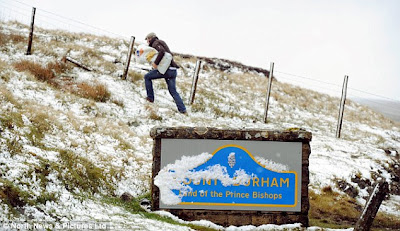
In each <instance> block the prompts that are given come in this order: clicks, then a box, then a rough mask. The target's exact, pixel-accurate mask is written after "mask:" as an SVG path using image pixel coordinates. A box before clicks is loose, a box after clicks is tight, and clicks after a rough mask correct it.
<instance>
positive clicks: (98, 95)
mask: <svg viewBox="0 0 400 231" xmlns="http://www.w3.org/2000/svg"><path fill="white" fill-rule="evenodd" d="M77 87H78V89H79V90H78V91H77V92H76V93H77V94H78V95H80V96H82V97H85V98H88V99H93V100H94V101H97V102H106V101H107V100H109V99H110V96H111V93H110V92H109V91H108V89H107V87H106V86H105V85H103V84H100V83H94V84H88V83H85V82H83V83H79V84H78V85H77Z"/></svg>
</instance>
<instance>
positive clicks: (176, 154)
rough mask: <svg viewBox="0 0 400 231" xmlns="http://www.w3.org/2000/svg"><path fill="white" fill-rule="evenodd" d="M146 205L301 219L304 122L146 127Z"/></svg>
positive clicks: (238, 218)
mask: <svg viewBox="0 0 400 231" xmlns="http://www.w3.org/2000/svg"><path fill="white" fill-rule="evenodd" d="M150 135H151V137H152V138H153V139H154V148H153V177H152V179H153V180H152V209H153V210H159V209H163V210H166V211H169V212H171V213H172V214H175V215H176V216H178V217H180V218H182V219H185V220H199V219H207V220H210V221H212V222H214V223H216V224H220V225H224V226H229V225H246V224H252V225H261V224H285V223H301V224H303V225H304V226H308V210H309V200H308V183H309V170H308V164H309V162H308V157H309V155H310V153H311V150H310V145H309V142H310V141H311V133H310V132H306V131H304V130H301V129H300V130H296V129H294V130H285V131H269V130H250V129H247V130H246V129H242V130H234V129H217V128H190V127H179V128H165V127H158V128H153V129H152V130H151V133H150Z"/></svg>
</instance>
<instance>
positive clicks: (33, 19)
mask: <svg viewBox="0 0 400 231" xmlns="http://www.w3.org/2000/svg"><path fill="white" fill-rule="evenodd" d="M35 13H36V8H35V7H32V19H31V31H30V32H29V40H28V49H27V51H26V55H30V54H31V49H32V40H33V27H34V25H35Z"/></svg>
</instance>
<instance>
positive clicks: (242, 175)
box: [173, 144, 298, 207]
mask: <svg viewBox="0 0 400 231" xmlns="http://www.w3.org/2000/svg"><path fill="white" fill-rule="evenodd" d="M216 167H217V168H218V169H219V170H220V171H219V173H221V170H222V173H223V175H225V176H226V178H227V179H228V180H230V183H229V182H228V183H227V182H226V181H224V179H221V177H220V176H219V177H218V176H215V177H213V176H209V175H207V177H203V178H201V179H198V178H197V179H190V178H187V179H186V181H185V182H183V183H184V184H185V185H187V186H189V187H190V188H191V190H190V191H184V192H182V191H179V190H173V192H174V193H175V194H176V195H177V196H179V197H180V198H181V201H182V202H181V203H180V205H207V206H257V207H265V206H273V207H295V206H296V205H297V201H298V198H297V197H298V192H297V190H298V185H297V184H298V177H297V173H296V172H295V171H273V170H270V169H267V168H266V167H264V166H263V165H262V164H260V163H259V162H257V160H256V159H255V158H254V157H253V155H252V154H251V153H250V152H249V151H247V150H246V149H245V148H243V147H241V146H239V145H233V144H230V145H225V146H222V147H220V148H218V149H217V150H216V151H215V152H214V153H213V155H212V157H211V158H210V159H208V160H207V161H206V162H205V163H203V164H201V165H200V166H197V167H196V168H194V169H192V170H191V171H190V172H191V173H202V172H203V173H204V172H211V173H213V169H215V168H216ZM193 175H194V174H193ZM203 175H206V174H203ZM228 176H229V177H228Z"/></svg>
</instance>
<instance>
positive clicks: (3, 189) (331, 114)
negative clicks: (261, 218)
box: [0, 23, 400, 230]
mask: <svg viewBox="0 0 400 231" xmlns="http://www.w3.org/2000/svg"><path fill="white" fill-rule="evenodd" d="M0 25H1V27H0V49H1V50H0V92H1V94H0V172H1V176H2V177H1V180H0V199H1V204H0V211H1V212H0V220H3V221H10V220H22V221H26V220H32V219H33V220H35V219H36V220H46V221H49V222H54V223H56V224H58V223H61V222H65V221H107V222H110V223H108V224H111V225H116V224H124V225H137V226H138V227H137V228H138V229H149V230H157V229H160V227H163V228H164V229H170V230H176V229H178V228H177V226H176V224H164V223H160V222H153V221H152V220H150V221H149V220H148V219H147V218H148V217H149V215H148V214H147V213H145V212H144V211H143V210H142V209H141V208H136V207H134V206H135V205H137V200H139V199H140V198H143V197H146V196H148V193H149V190H150V180H151V179H150V178H151V164H152V154H151V153H152V152H151V151H152V144H153V143H152V139H151V138H150V136H149V131H150V129H151V128H152V127H154V126H174V127H175V126H196V127H201V126H208V127H218V128H257V129H289V128H304V129H306V130H307V131H310V132H312V133H313V141H312V142H311V150H312V153H311V156H310V190H311V196H312V198H311V213H310V216H311V217H312V218H314V219H325V220H327V221H329V222H331V223H338V224H347V225H349V226H351V225H354V223H355V219H357V217H358V215H359V211H360V208H361V207H362V206H364V203H365V200H366V198H367V196H368V195H369V191H370V190H371V187H372V185H373V183H374V182H375V181H376V179H377V178H379V177H383V178H385V179H387V180H388V181H389V182H390V184H391V195H390V197H388V198H387V200H385V201H384V203H383V205H382V207H381V210H380V211H381V213H380V218H379V217H378V219H379V222H380V223H379V222H378V223H376V226H380V227H390V228H393V229H394V228H396V227H398V225H400V224H399V222H397V223H396V222H395V221H396V220H397V221H398V220H400V213H399V211H400V196H399V195H400V187H399V183H398V182H399V177H400V167H399V159H400V156H399V153H400V125H399V123H396V122H393V121H391V120H389V119H387V118H385V117H384V116H383V115H381V114H378V113H376V112H374V111H372V110H370V109H368V108H366V107H363V106H361V105H359V104H356V103H354V102H351V101H350V102H349V103H348V104H347V105H346V109H345V116H344V124H343V130H342V138H341V139H336V138H335V130H336V122H337V121H336V120H337V113H338V105H339V99H337V98H333V97H330V96H328V95H324V94H321V93H317V92H313V91H309V90H305V89H302V88H298V87H294V86H291V85H289V84H284V83H280V82H279V80H275V81H274V82H273V87H272V93H271V94H272V95H271V102H270V111H269V122H268V123H267V124H264V123H263V122H262V117H263V113H264V103H265V89H266V86H267V80H268V79H267V78H266V77H265V76H264V74H262V73H260V72H257V70H256V69H254V70H249V69H243V68H241V67H240V65H238V66H233V65H231V64H229V63H227V62H225V61H223V60H216V59H213V62H221V63H223V65H215V63H205V64H204V65H203V67H202V71H201V73H200V79H199V83H198V91H197V93H196V99H195V103H194V104H193V105H191V106H189V105H187V107H188V110H189V115H188V116H185V115H181V114H179V113H177V109H176V106H175V103H174V102H173V100H172V98H171V96H170V95H169V93H168V90H167V88H166V84H165V83H164V81H161V80H160V81H154V88H155V94H156V98H155V103H154V104H150V103H148V102H147V101H146V100H145V99H144V98H145V90H144V86H143V74H144V73H145V72H144V71H143V70H141V69H140V68H135V67H132V68H131V70H130V72H129V75H128V79H127V80H121V79H120V77H119V76H120V75H121V73H122V70H123V63H122V62H121V60H125V56H126V52H127V50H128V44H127V42H126V41H120V40H117V39H111V38H107V37H98V36H94V35H89V34H76V33H68V32H66V31H49V30H42V29H40V28H39V29H37V30H36V31H35V38H34V45H33V51H32V53H33V54H32V55H30V56H26V55H24V52H25V51H26V35H27V34H28V28H27V26H25V25H21V24H18V23H7V24H6V23H1V24H0ZM65 56H68V57H71V58H73V59H75V60H77V61H79V62H80V63H83V64H85V65H86V66H89V67H91V68H93V69H94V71H91V72H89V71H85V70H83V69H81V68H79V67H76V66H74V65H72V64H70V63H68V62H67V63H63V62H61V60H62V58H63V57H65ZM176 61H177V62H178V63H180V65H181V66H182V68H181V70H180V74H179V76H178V79H177V87H178V89H179V90H178V91H179V92H180V93H181V96H182V98H183V99H184V101H185V103H186V102H187V99H188V98H189V94H190V88H191V78H189V77H188V76H191V74H192V72H193V69H194V66H195V61H196V60H195V59H194V58H191V57H187V56H179V55H177V56H176ZM133 65H135V64H133ZM220 66H223V69H221V68H219V67H220ZM124 193H126V194H125V195H127V194H130V195H132V196H133V197H135V198H137V200H136V199H135V200H133V201H132V202H130V204H128V205H126V204H123V203H122V202H121V200H120V199H119V198H120V196H121V195H122V194H124ZM319 200H321V201H326V202H327V203H328V204H326V205H324V203H322V202H318V201H319ZM330 200H332V201H333V202H329V201H330ZM329 203H331V204H329ZM332 203H334V205H335V206H334V207H335V208H336V207H337V208H338V210H335V209H333V208H332ZM130 205H132V206H130ZM324 206H325V207H324ZM340 209H342V210H340ZM146 214H147V215H146ZM146 216H147V218H146ZM132 221H134V222H132ZM385 221H386V223H385ZM169 222H170V223H171V221H169ZM172 223H173V222H172ZM389 223H393V224H394V225H392V226H390V225H389ZM207 224H208V223H207ZM133 227H134V226H133ZM212 227H214V228H221V227H218V226H212ZM179 229H182V230H186V229H189V228H188V227H186V226H185V227H180V228H179Z"/></svg>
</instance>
